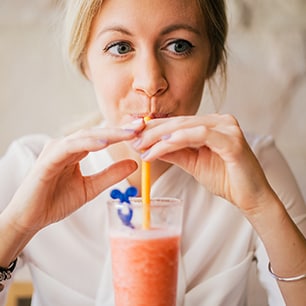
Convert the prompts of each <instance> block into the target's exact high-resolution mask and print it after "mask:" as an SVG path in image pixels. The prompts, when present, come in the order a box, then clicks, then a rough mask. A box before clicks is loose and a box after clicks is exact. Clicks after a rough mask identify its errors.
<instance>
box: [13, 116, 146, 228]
mask: <svg viewBox="0 0 306 306" xmlns="http://www.w3.org/2000/svg"><path fill="white" fill-rule="evenodd" d="M143 128H144V123H143V122H140V123H139V124H137V126H133V129H119V128H116V129H115V128H114V129H111V128H102V129H101V128H100V129H89V130H83V131H79V132H77V133H75V134H72V135H70V136H68V137H65V138H61V139H54V140H51V141H50V142H49V143H48V144H47V145H46V146H45V148H44V149H43V151H42V152H41V154H40V156H39V158H38V159H37V162H36V164H35V165H34V167H33V169H32V170H31V171H30V173H29V175H28V176H27V177H26V179H25V181H24V182H23V184H22V185H21V187H20V188H19V189H18V191H17V193H16V194H15V196H14V198H13V200H12V201H11V203H10V205H9V206H8V210H9V212H10V216H11V219H12V225H13V226H14V227H16V228H17V229H18V230H19V231H24V232H37V231H39V230H40V229H41V228H43V227H45V226H46V225H48V224H50V223H53V222H57V221H59V220H61V219H63V218H65V217H66V216H68V215H70V214H71V213H73V212H74V211H75V210H77V209H78V208H80V207H81V206H82V205H83V204H84V203H86V202H88V201H90V200H91V199H93V198H94V197H96V196H97V195H98V194H99V193H100V192H102V191H103V190H104V189H106V188H107V187H109V186H111V185H112V184H114V183H117V182H118V181H120V180H122V179H124V178H125V177H127V176H128V175H129V174H131V173H132V172H133V171H135V170H136V168H137V164H136V162H135V161H133V160H123V161H120V162H118V163H115V164H113V165H111V166H110V167H109V168H107V169H104V170H102V171H101V172H99V173H96V174H94V175H90V176H83V175H82V173H81V170H80V165H79V162H80V161H81V160H82V159H83V158H84V157H85V156H86V155H87V154H88V153H89V152H93V151H98V150H101V149H103V148H106V147H107V146H109V145H111V144H112V143H116V142H120V141H126V140H131V139H133V138H134V137H135V136H136V135H137V133H138V132H139V131H141V130H142V129H143Z"/></svg>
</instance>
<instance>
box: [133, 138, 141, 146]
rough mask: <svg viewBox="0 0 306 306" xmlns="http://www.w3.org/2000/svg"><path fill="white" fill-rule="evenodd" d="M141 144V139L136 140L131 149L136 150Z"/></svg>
mask: <svg viewBox="0 0 306 306" xmlns="http://www.w3.org/2000/svg"><path fill="white" fill-rule="evenodd" d="M141 143H142V139H141V138H137V139H136V140H135V141H134V142H133V147H134V148H138V147H139V146H140V145H141Z"/></svg>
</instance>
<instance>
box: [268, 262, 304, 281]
mask: <svg viewBox="0 0 306 306" xmlns="http://www.w3.org/2000/svg"><path fill="white" fill-rule="evenodd" d="M268 270H269V272H270V274H271V275H272V277H273V278H275V279H276V280H278V281H281V282H295V281H298V280H301V279H304V278H306V274H301V275H298V276H292V277H281V276H278V275H276V274H275V273H274V272H273V271H272V267H271V263H270V262H269V264H268Z"/></svg>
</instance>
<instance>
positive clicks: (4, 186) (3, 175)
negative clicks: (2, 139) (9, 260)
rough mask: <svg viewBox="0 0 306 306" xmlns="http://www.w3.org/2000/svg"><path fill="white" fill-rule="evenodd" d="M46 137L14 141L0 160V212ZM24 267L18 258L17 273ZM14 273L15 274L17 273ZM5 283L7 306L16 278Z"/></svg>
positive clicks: (1, 297) (2, 299)
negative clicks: (7, 298) (8, 295)
mask: <svg viewBox="0 0 306 306" xmlns="http://www.w3.org/2000/svg"><path fill="white" fill-rule="evenodd" d="M47 139H48V138H47V137H46V136H44V135H32V136H26V137H23V138H20V139H18V140H16V141H14V142H13V143H12V144H11V145H10V146H9V148H8V149H7V151H6V153H5V154H4V155H3V156H2V157H1V158H0V195H1V197H0V212H2V211H3V210H4V209H5V207H6V206H7V205H8V204H9V202H10V200H11V199H12V197H13V195H14V193H15V192H16V190H17V189H18V187H19V185H20V184H21V182H22V180H23V179H24V177H25V176H26V174H27V173H28V171H29V170H30V168H31V167H32V165H33V164H34V162H35V160H36V159H37V156H38V155H39V153H40V152H41V150H42V148H43V146H44V143H45V142H46V141H47ZM22 266H23V260H22V258H18V261H17V267H16V269H15V271H17V270H18V269H19V268H21V267H22ZM15 271H14V273H15ZM14 273H13V275H12V278H11V279H10V280H8V281H6V282H5V284H4V285H5V289H4V290H3V291H2V292H1V293H0V305H1V306H4V305H5V300H6V296H7V291H8V289H9V286H10V284H11V282H12V281H13V278H14Z"/></svg>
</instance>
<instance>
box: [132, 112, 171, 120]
mask: <svg viewBox="0 0 306 306" xmlns="http://www.w3.org/2000/svg"><path fill="white" fill-rule="evenodd" d="M132 117H134V118H135V119H138V118H144V117H150V118H151V119H158V118H168V117H170V114H164V113H138V114H133V115H132Z"/></svg>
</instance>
